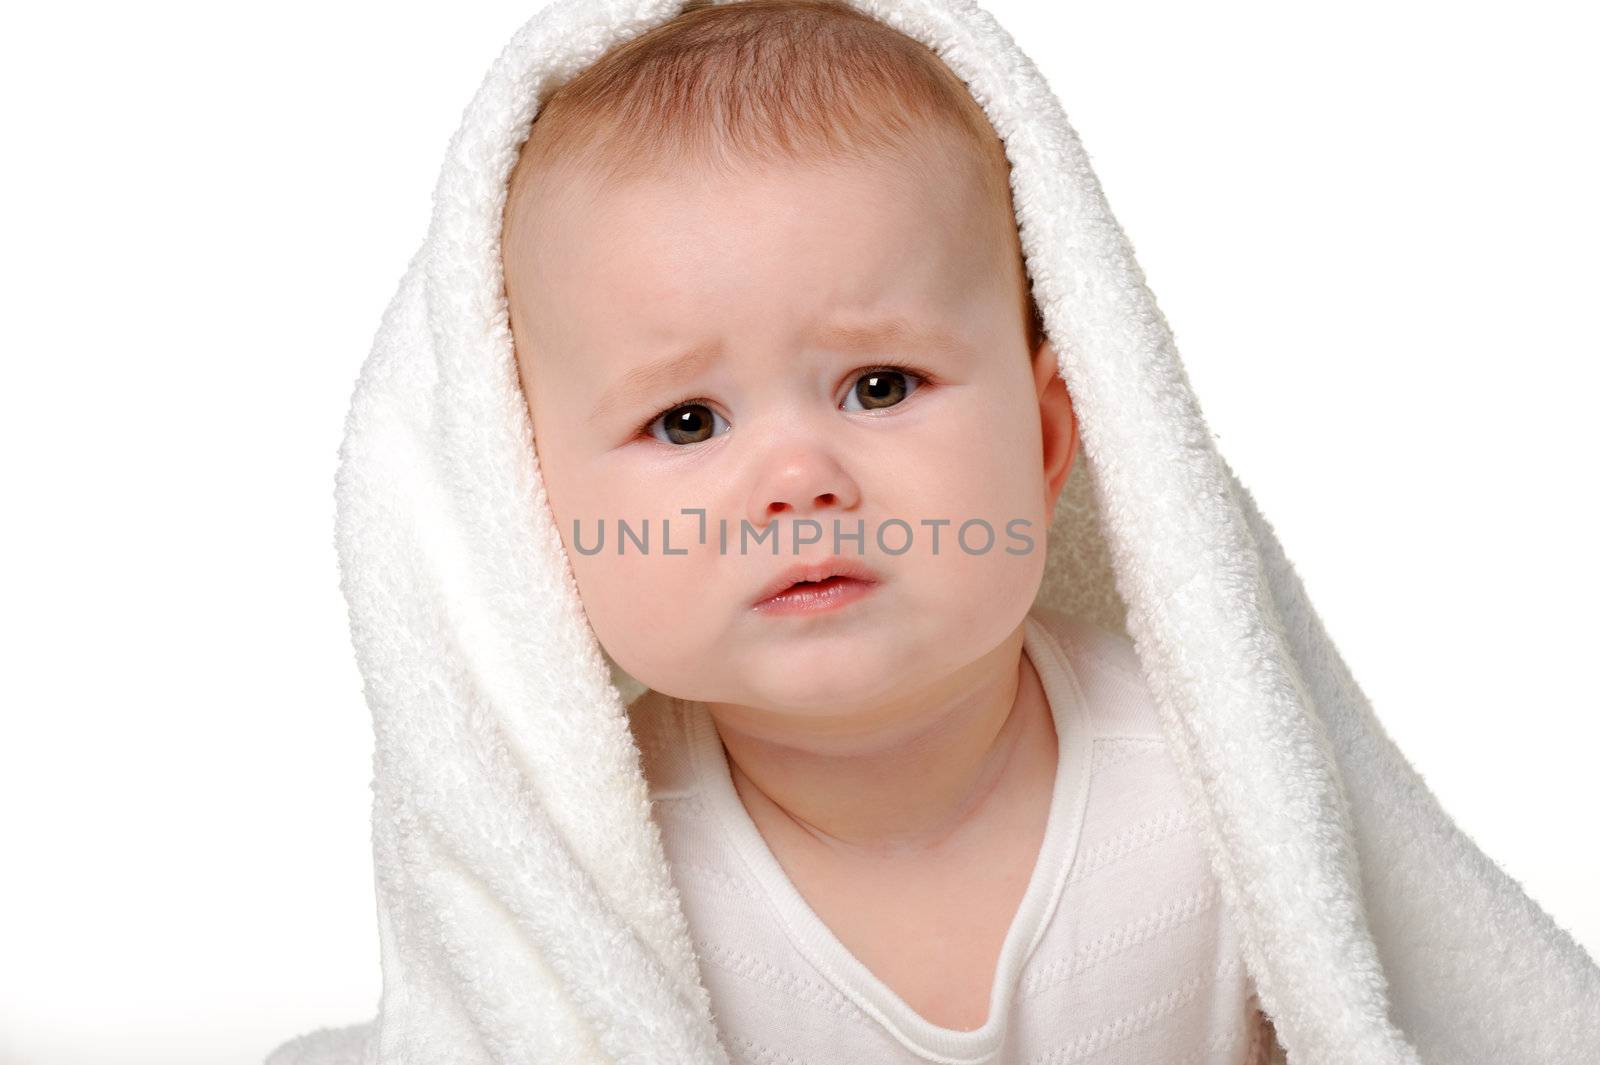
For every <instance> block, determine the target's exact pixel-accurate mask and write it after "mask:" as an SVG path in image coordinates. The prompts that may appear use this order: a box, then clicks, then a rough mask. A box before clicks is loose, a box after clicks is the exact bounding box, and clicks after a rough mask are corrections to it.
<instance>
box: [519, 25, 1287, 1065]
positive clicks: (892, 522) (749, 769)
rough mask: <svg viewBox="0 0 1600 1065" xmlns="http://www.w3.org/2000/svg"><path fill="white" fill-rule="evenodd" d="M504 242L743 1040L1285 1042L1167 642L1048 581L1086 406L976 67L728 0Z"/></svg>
mask: <svg viewBox="0 0 1600 1065" xmlns="http://www.w3.org/2000/svg"><path fill="white" fill-rule="evenodd" d="M502 247H503V254H504V269H505V281H506V294H507V297H508V301H509V306H510V317H511V327H512V333H513V337H514V342H515V348H516V353H517V363H518V370H519V373H520V377H521V381H522V386H523V392H524V395H525V397H526V400H527V403H528V408H529V411H530V414H531V416H532V423H533V426H534V434H535V441H534V442H535V447H536V450H537V454H538V460H539V463H540V468H541V470H542V474H543V478H544V483H545V487H546V491H547V493H548V499H549V504H550V507H551V509H552V512H553V514H554V516H555V518H556V524H557V526H558V528H559V530H560V533H561V536H562V539H563V543H564V545H565V547H566V550H567V555H568V558H569V560H570V562H571V565H572V569H573V573H574V576H575V579H576V582H577V586H578V591H579V594H580V596H581V598H582V602H583V606H584V610H585V612H586V614H587V616H588V619H589V621H590V623H591V624H592V626H593V628H594V631H595V634H596V635H597V637H598V639H599V641H600V643H601V644H602V646H603V647H604V648H605V650H606V652H607V653H608V654H609V655H610V656H611V657H612V658H613V659H614V661H615V662H616V663H617V665H618V666H620V667H621V668H622V669H624V670H626V671H627V673H628V674H630V675H631V676H632V677H634V678H637V679H638V680H639V681H640V682H641V683H643V684H645V685H647V686H648V688H649V691H647V692H646V694H645V695H644V696H642V697H641V698H640V699H638V700H637V701H636V702H635V703H634V704H633V706H632V707H630V719H631V722H632V725H633V728H634V730H635V734H636V738H637V739H638V741H639V744H640V748H641V751H642V752H643V754H644V768H645V774H646V778H647V782H648V783H649V786H650V795H651V799H652V802H653V803H654V810H655V818H656V820H657V822H658V824H659V825H660V826H661V830H662V834H663V841H664V844H665V847H666V852H667V854H668V856H669V860H670V861H671V864H672V867H673V870H674V876H675V880H676V883H677V885H678V888H679V891H680V893H681V895H682V898H683V902H684V906H685V912H686V914H687V916H688V918H689V921H690V926H691V930H692V931H693V933H694V938H695V941H696V944H697V947H698V949H699V953H700V957H701V962H702V971H703V974H704V978H705V980H706V984H707V987H708V990H709V991H710V993H711V995H712V1001H713V1006H714V1012H715V1014H716V1017H717V1020H718V1023H719V1026H721V1027H722V1028H723V1029H724V1031H725V1032H726V1033H727V1034H728V1035H729V1038H730V1040H731V1041H730V1046H733V1045H736V1044H737V1045H742V1046H743V1047H745V1050H746V1052H747V1053H749V1054H750V1055H751V1056H752V1057H756V1058H758V1059H759V1060H767V1059H764V1058H759V1055H758V1054H757V1053H756V1051H755V1049H753V1048H759V1047H765V1048H767V1049H768V1050H770V1051H781V1052H783V1053H786V1054H789V1055H791V1056H793V1057H796V1058H799V1059H801V1060H807V1061H812V1060H817V1061H822V1060H834V1061H862V1062H866V1061H872V1062H889V1061H924V1060H952V1058H960V1059H963V1060H973V1061H977V1060H1000V1061H1011V1060H1019V1061H1020V1060H1031V1059H1033V1058H1035V1057H1038V1056H1041V1055H1047V1054H1049V1053H1051V1052H1058V1053H1061V1054H1064V1055H1067V1054H1068V1052H1069V1051H1070V1052H1071V1053H1074V1054H1086V1053H1090V1052H1094V1053H1095V1054H1096V1058H1095V1060H1096V1061H1097V1062H1119V1063H1121V1062H1127V1063H1133V1062H1158V1061H1163V1062H1176V1061H1179V1060H1183V1061H1194V1062H1201V1061H1206V1062H1233V1063H1239V1062H1250V1061H1255V1060H1265V1054H1266V1053H1267V1049H1268V1048H1269V1047H1270V1046H1271V1045H1272V1040H1271V1032H1270V1028H1269V1027H1267V1026H1266V1025H1265V1024H1264V1022H1263V1020H1262V1018H1261V1016H1260V1014H1259V1013H1258V1011H1257V1010H1256V1008H1255V1003H1254V997H1253V990H1252V988H1251V986H1250V983H1249V979H1248V976H1247V974H1246V973H1245V972H1244V970H1243V967H1242V965H1241V963H1240V961H1239V959H1238V954H1237V948H1236V945H1235V942H1234V939H1233V936H1232V930H1231V928H1230V927H1229V926H1228V923H1227V918H1226V914H1225V912H1224V910H1223V909H1222V907H1220V906H1218V905H1217V900H1216V893H1215V888H1214V885H1212V884H1211V883H1210V880H1209V874H1208V872H1207V869H1206V864H1205V859H1204V855H1203V852H1202V850H1201V848H1200V844H1199V840H1198V838H1197V837H1196V835H1195V834H1194V831H1193V826H1192V824H1190V822H1189V820H1188V818H1187V816H1186V814H1185V812H1184V804H1183V801H1182V796H1181V791H1180V786H1179V783H1178V780H1177V777H1176V773H1175V771H1174V769H1173V767H1172V763H1171V762H1170V761H1169V759H1168V758H1167V755H1166V752H1165V749H1164V747H1163V746H1162V742H1161V739H1160V735H1161V733H1160V730H1159V728H1158V726H1157V719H1156V716H1155V712H1154V710H1153V709H1152V707H1151V705H1150V702H1149V694H1148V692H1147V691H1146V690H1145V689H1144V686H1143V684H1142V682H1141V681H1140V680H1139V673H1138V670H1137V667H1136V663H1135V659H1134V657H1133V652H1132V650H1131V648H1130V647H1129V646H1128V644H1127V641H1126V639H1125V638H1124V637H1122V636H1120V635H1113V634H1111V633H1110V632H1107V631H1105V630H1102V629H1099V628H1096V627H1094V626H1091V625H1089V624H1087V623H1085V622H1081V621H1077V620H1074V619H1069V618H1066V617H1063V616H1061V615H1059V614H1056V613H1054V612H1051V611H1047V610H1043V609H1039V608H1035V607H1034V605H1033V603H1034V598H1035V595H1036V593H1037V592H1038V590H1039V587H1040V582H1041V579H1042V577H1043V573H1044V566H1045V550H1046V547H1047V545H1046V543H1045V541H1044V531H1045V530H1046V529H1047V528H1048V526H1049V524H1050V517H1051V515H1052V513H1053V512H1054V509H1055V506H1056V502H1057V500H1058V499H1059V497H1060V495H1061V493H1062V490H1063V486H1064V485H1065V483H1066V481H1067V478H1068V475H1069V473H1070V472H1071V471H1072V468H1073V458H1074V454H1075V451H1076V447H1077V440H1078V437H1077V428H1076V424H1075V421H1074V417H1073V410H1072V405H1071V401H1070V399H1069V397H1068V394H1067V391H1066V386H1065V384H1064V383H1063V380H1062V378H1061V376H1060V373H1059V369H1058V364H1059V360H1058V354H1057V352H1056V350H1055V349H1054V347H1053V346H1052V344H1051V343H1050V341H1049V340H1048V339H1046V338H1045V337H1044V335H1043V326H1042V323H1041V320H1040V316H1039V313H1038V311H1037V309H1036V307H1035V306H1034V304H1033V301H1032V298H1031V285H1030V281H1029V277H1028V275H1027V271H1026V269H1025V266H1024V262H1023V258H1022V252H1021V245H1020V240H1019V234H1018V228H1017V220H1016V216H1015V213H1014V209H1013V205H1012V201H1011V195H1010V184H1009V168H1008V164H1007V161H1006V157H1005V154H1004V151H1003V147H1002V144H1001V141H1000V139H999V138H998V136H997V135H996V133H995V131H994V130H993V129H992V128H991V127H990V125H989V123H988V121H987V119H986V118H985V116H984V113H983V111H982V109H981V108H980V107H979V106H978V105H977V103H976V102H975V101H974V100H973V99H972V97H971V96H970V94H969V93H968V92H967V90H966V88H965V86H964V85H963V84H962V82H961V81H960V80H959V79H958V78H956V76H955V75H954V74H953V73H951V72H950V70H949V69H948V68H947V67H946V66H945V65H944V64H943V63H942V62H941V61H940V60H939V59H938V57H937V56H936V55H935V54H934V53H932V52H931V51H929V50H928V49H927V48H925V47H924V46H923V45H921V44H920V43H918V42H915V41H913V40H912V39H911V38H909V37H906V36H904V35H901V34H899V33H897V32H896V31H894V30H893V29H891V28H890V27H888V26H886V25H884V24H883V23H881V22H877V21H875V20H873V19H870V18H867V17H865V16H862V15H858V14H856V13H854V12H852V11H851V10H850V9H849V8H846V7H844V6H842V5H836V4H832V3H827V2H816V0H750V2H747V3H739V4H728V5H721V6H714V7H705V6H698V5H693V6H691V7H690V9H689V10H687V11H685V12H684V13H683V14H682V15H680V16H679V17H677V18H675V19H673V20H671V21H669V22H667V23H666V24H665V25H663V26H660V27H658V28H656V29H655V30H652V31H651V32H648V33H645V34H644V35H642V36H640V37H638V38H635V39H634V40H632V41H630V42H628V43H626V44H625V45H623V46H621V47H619V48H616V49H614V50H613V51H612V52H611V53H609V54H607V55H605V56H603V57H601V58H600V59H599V60H597V61H596V62H594V63H593V64H591V65H590V66H588V67H587V68H585V69H584V70H583V71H582V73H581V74H580V75H578V76H577V77H576V78H575V79H573V80H572V81H570V82H568V83H567V84H566V85H564V86H563V87H562V88H561V89H560V90H559V91H558V92H556V93H555V94H554V95H553V96H552V97H551V98H550V99H549V100H548V101H547V102H546V103H545V104H544V106H543V109H542V110H541V112H540V114H539V116H538V119H537V121H536V122H535V124H534V127H533V130H532V132H531V135H530V137H529V139H528V141H527V143H526V145H525V146H524V148H523V152H522V155H521V157H520V158H519V160H518V162H517V166H516V169H515V171H514V173H513V175H512V178H511V183H510V187H509V194H508V199H507V204H506V209H505V215H504V233H503V242H502ZM624 524H626V525H630V526H631V527H632V529H633V530H634V531H635V532H638V530H639V529H640V528H641V526H647V527H650V529H649V531H650V533H651V534H652V535H651V537H650V538H649V539H648V541H647V543H648V548H647V549H643V550H641V549H635V550H628V551H621V552H620V553H619V550H618V547H620V544H619V545H617V547H612V546H609V545H608V546H605V549H604V550H596V547H595V545H596V543H603V541H602V540H601V537H603V536H611V535H616V536H619V537H620V536H621V535H622V531H621V529H622V526H623V525H624ZM985 530H988V531H987V532H986V531H985ZM986 545H987V546H986ZM635 546H636V547H637V546H638V545H637V543H636V544H635ZM995 1055H999V1057H998V1058H997V1057H995ZM1068 1056H1070V1055H1068ZM771 1060H780V1059H777V1058H773V1059H771ZM1062 1060H1066V1057H1062Z"/></svg>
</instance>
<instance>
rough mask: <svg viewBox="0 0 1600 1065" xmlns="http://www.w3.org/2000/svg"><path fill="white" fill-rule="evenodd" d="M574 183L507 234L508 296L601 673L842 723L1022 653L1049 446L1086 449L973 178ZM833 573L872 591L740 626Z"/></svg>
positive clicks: (909, 166)
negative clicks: (770, 588)
mask: <svg viewBox="0 0 1600 1065" xmlns="http://www.w3.org/2000/svg"><path fill="white" fill-rule="evenodd" d="M575 187H576V186H574V185H573V184H570V183H568V184H561V185H557V186H556V187H555V189H554V191H541V192H540V193H539V194H538V198H537V199H536V200H535V201H533V204H532V208H531V210H530V212H529V215H528V219H529V220H528V224H527V225H526V226H525V227H523V228H521V229H519V230H517V231H515V232H512V233H509V234H508V235H507V240H506V248H505V256H506V259H505V262H506V277H507V289H508V293H509V298H510V301H511V306H512V322H513V329H514V335H515V339H516V347H517V353H518V361H519V369H520V372H521V375H522V381H523V383H524V388H525V390H526V393H527V397H528V404H529V410H530V413H531V415H532V419H533V426H534V432H535V447H536V451H537V455H538V461H539V464H540V468H541V470H542V472H543V477H544V483H545V487H546V490H547V494H548V498H549V504H550V507H551V510H552V512H553V514H554V516H555V519H556V522H557V525H558V527H559V530H560V534H561V538H562V541H563V543H564V544H565V547H566V551H567V557H568V559H569V561H570V563H571V566H572V570H573V573H574V576H575V578H576V581H577V585H578V590H579V593H580V595H581V597H582V601H583V606H584V609H585V611H586V613H587V614H588V617H589V620H590V623H591V624H592V625H593V627H594V630H595V633H596V635H597V636H598V637H599V639H600V642H601V644H602V645H603V646H604V647H605V648H606V650H607V651H608V652H609V653H610V654H611V655H612V657H613V658H615V659H616V661H617V662H618V664H620V665H621V666H622V667H623V668H624V669H626V670H627V671H628V672H629V673H631V674H632V675H633V676H634V677H636V678H637V679H638V680H640V681H641V682H643V683H645V684H647V685H649V686H650V687H652V688H655V689H657V690H659V691H662V692H665V693H667V694H669V695H676V696H679V697H682V698H688V699H700V700H706V701H710V702H724V703H736V704H739V705H744V706H752V707H762V708H766V709H768V710H775V711H785V712H790V713H795V714H806V713H812V714H821V713H824V712H826V713H837V712H839V710H840V709H841V708H842V707H849V706H856V705H861V706H865V705H868V704H870V703H872V702H873V701H875V700H879V701H881V700H887V699H889V698H890V697H894V698H897V699H900V698H905V697H906V696H907V694H908V693H915V692H916V690H917V687H916V686H917V685H922V684H926V685H929V686H930V689H931V686H932V685H935V684H937V682H938V679H939V678H941V677H946V676H948V674H949V673H951V672H952V671H953V670H955V669H958V668H960V667H961V666H963V665H965V664H967V663H969V662H972V661H974V660H976V659H977V658H978V657H979V656H980V655H983V654H985V653H987V652H988V651H990V650H992V649H994V648H995V647H997V646H998V645H999V644H1000V643H1001V642H1002V641H1003V640H1005V639H1006V638H1007V637H1008V636H1010V635H1011V634H1012V633H1013V632H1014V631H1015V629H1016V627H1017V626H1018V625H1019V624H1020V623H1021V620H1022V617H1023V616H1024V615H1025V614H1026V612H1027V611H1028V609H1029V607H1030V605H1031V604H1032V601H1033V598H1034V595H1035V593H1036V592H1037V590H1038V588H1039V582H1040V579H1041V576H1042V573H1043V567H1044V561H1045V532H1046V528H1047V526H1048V518H1049V515H1050V513H1051V512H1052V511H1053V509H1054V505H1055V500H1056V498H1057V496H1058V495H1059V493H1060V490H1061V485H1062V482H1063V481H1064V480H1065V476H1066V472H1067V471H1066V469H1065V468H1062V469H1059V470H1058V471H1057V473H1056V474H1055V475H1054V476H1052V475H1051V474H1050V473H1049V472H1048V469H1047V468H1048V466H1049V465H1050V461H1051V460H1050V454H1049V441H1050V439H1051V433H1052V430H1054V432H1055V440H1056V443H1055V446H1056V447H1057V448H1060V447H1063V446H1064V447H1066V448H1067V449H1068V451H1067V455H1068V457H1067V458H1066V460H1065V462H1062V461H1061V460H1059V459H1058V460H1057V465H1062V466H1064V465H1065V464H1066V463H1070V449H1071V446H1072V443H1075V434H1074V433H1072V431H1071V422H1070V418H1071V413H1070V407H1069V406H1068V404H1067V401H1066V393H1065V387H1064V385H1063V384H1062V382H1061V380H1060V378H1059V377H1058V376H1057V375H1056V373H1055V365H1056V356H1055V353H1054V352H1053V351H1052V350H1051V349H1050V348H1049V346H1048V345H1046V346H1045V347H1043V348H1042V349H1041V350H1040V351H1039V352H1038V353H1034V357H1033V358H1030V353H1029V352H1028V351H1027V349H1026V340H1025V336H1026V333H1025V323H1024V321H1023V312H1022V307H1021V305H1020V298H1021V297H1020V295H1019V293H1020V288H1019V286H1020V284H1021V281H1020V266H1018V265H1016V264H1015V263H1014V261H1013V260H1012V259H1011V258H1010V256H1009V255H1008V254H1007V253H1006V252H1005V250H1004V245H1002V244H1000V243H999V242H998V241H997V240H996V238H995V236H994V235H993V232H994V231H993V229H991V228H990V227H993V226H996V225H997V223H996V221H995V219H994V216H992V215H991V214H989V213H988V212H990V211H992V210H994V208H993V207H992V205H991V204H990V203H989V202H988V201H986V200H985V199H984V196H983V192H982V186H981V184H980V182H979V179H978V178H977V176H976V175H975V174H967V173H964V172H963V171H962V170H960V169H958V168H955V167H953V166H951V165H950V164H949V163H948V162H934V161H924V162H913V161H891V160H884V161H882V162H881V163H880V164H878V166H877V167H876V168H875V169H874V168H869V167H868V166H866V165H864V164H861V163H830V164H828V165H827V166H823V165H820V164H810V165H804V166H801V165H794V166H786V167H783V168H780V169H772V170H766V171H762V172H755V171H751V172H749V173H746V174H743V175H741V176H740V177H739V178H737V179H719V178H714V177H711V176H708V175H706V174H704V173H701V172H695V173H682V174H680V175H674V176H670V177H662V178H660V179H650V180H649V181H647V182H644V183H639V184H635V185H630V186H627V187H626V188H625V189H623V190H619V191H615V192H609V193H606V194H604V195H603V196H600V197H598V198H596V199H595V200H594V202H588V200H587V199H586V197H588V196H590V195H592V194H591V193H590V191H589V187H587V186H584V187H583V188H582V191H581V192H579V193H578V194H574V193H573V189H574V188H575ZM895 322H898V323H900V324H901V325H902V326H903V327H904V328H905V330H906V333H905V335H904V336H902V337H895V336H892V335H890V334H889V333H888V332H886V331H882V332H880V330H883V329H884V327H885V326H886V324H888V323H895ZM690 352H694V353H699V357H695V358H692V359H685V361H684V362H683V363H682V364H681V365H677V366H676V368H675V369H669V367H673V366H674V363H673V360H674V359H677V358H680V357H682V356H684V355H685V353H690ZM886 362H888V363H901V364H904V365H906V366H909V367H911V368H912V369H909V370H900V371H886V372H883V373H878V374H874V373H873V371H875V370H877V369H879V368H880V367H882V366H883V365H884V364H885V363H886ZM902 374H903V375H904V376H902ZM1064 442H1065V443H1064ZM697 509H703V510H704V518H703V520H702V518H701V517H700V515H699V514H697V513H695V510H697ZM802 519H810V521H809V522H807V521H803V520H802ZM619 522H621V523H625V524H626V525H628V526H629V527H630V529H631V530H632V532H633V534H634V536H635V537H637V538H638V539H644V529H645V528H646V527H648V549H647V550H642V549H641V548H640V546H639V543H638V542H637V540H636V539H634V538H627V539H623V538H621V537H620V536H619V531H620V530H619ZM966 522H970V523H971V524H970V525H969V526H968V528H967V529H966V531H965V534H964V539H963V540H960V541H958V539H957V531H958V530H959V529H960V528H961V526H962V524H963V523H966ZM746 523H748V524H746ZM812 523H815V524H812ZM984 523H987V528H986V527H985V525H984ZM575 526H576V528H575ZM724 528H726V533H725V534H724V533H723V531H722V530H723V529H724ZM663 529H665V530H666V531H667V535H668V537H669V541H668V543H665V544H664V543H663V541H662V536H663ZM702 529H704V536H702ZM836 529H837V530H838V533H839V535H840V542H839V544H838V547H837V549H836V548H835V543H834V535H835V530H836ZM602 530H603V536H604V541H603V543H604V546H603V549H602V550H600V551H599V552H598V553H596V552H595V551H594V548H595V546H596V544H597V543H600V542H601V539H600V538H601V536H602ZM858 530H860V531H863V533H864V536H863V538H862V539H863V540H864V543H863V542H858V541H857V540H856V539H852V538H849V537H851V536H853V534H855V533H856V532H857V531H858ZM935 533H937V545H935ZM758 534H764V538H763V539H760V540H758V539H757V538H756V537H757V535H758ZM575 536H576V538H577V539H576V540H575V539H574V537H575ZM819 536H820V539H819ZM880 537H881V539H880ZM724 539H725V541H726V545H725V546H724ZM619 541H620V546H621V548H622V553H621V554H619V553H618V550H619ZM808 541H809V542H808ZM1029 541H1031V544H1030V543H1029ZM797 542H799V543H800V546H799V547H798V549H797V548H796V543H797ZM963 544H964V545H965V546H963ZM580 546H581V547H582V549H583V550H579V549H578V548H579V547H580ZM774 546H776V548H777V551H776V554H775V553H774ZM902 548H904V550H903V551H902ZM586 551H587V552H589V553H584V552H586ZM897 552H899V553H897ZM834 555H842V556H843V557H845V558H846V559H847V560H850V561H857V562H861V563H864V564H865V565H867V566H869V567H870V568H871V569H872V570H873V571H875V573H876V575H877V583H876V584H875V585H873V586H871V588H870V589H869V590H868V591H867V593H866V594H865V595H861V596H858V597H857V598H855V599H854V600H853V601H851V602H848V603H846V604H844V605H841V606H837V607H835V608H833V609H830V610H826V611H821V612H814V613H809V614H805V613H802V614H775V613H772V612H770V611H763V610H758V609H756V608H755V606H754V603H755V601H756V600H757V598H758V597H759V594H760V593H761V591H762V590H763V588H764V587H766V586H767V585H769V584H770V583H771V582H772V581H773V580H774V579H775V578H777V577H778V576H779V575H780V574H781V572H782V571H783V570H785V569H786V568H788V567H790V566H793V565H795V564H796V563H799V562H807V561H814V560H818V559H824V558H827V557H829V556H834Z"/></svg>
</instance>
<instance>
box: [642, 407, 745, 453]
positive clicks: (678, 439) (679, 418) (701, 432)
mask: <svg viewBox="0 0 1600 1065" xmlns="http://www.w3.org/2000/svg"><path fill="white" fill-rule="evenodd" d="M720 420H721V419H720V418H719V417H718V416H717V412H716V411H714V410H712V409H711V408H710V407H708V406H706V405H705V404H704V403H680V404H678V405H677V406H676V407H672V408H670V409H668V410H664V411H662V412H661V413H660V414H657V415H656V416H655V417H654V418H651V419H650V423H649V424H648V425H646V426H645V431H646V432H648V433H649V434H650V435H651V436H653V437H655V438H656V439H657V440H660V441H661V442H662V443H663V444H698V443H701V442H703V441H706V440H709V439H711V437H713V436H715V435H716V434H715V433H713V432H712V429H713V428H714V427H715V425H716V423H717V422H718V421H720ZM722 424H723V425H727V424H728V423H727V422H725V421H724V422H723V423H722ZM658 426H659V427H661V428H663V429H664V430H665V432H666V438H665V439H662V437H661V436H659V435H658V434H657V433H656V428H657V427H658Z"/></svg>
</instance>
